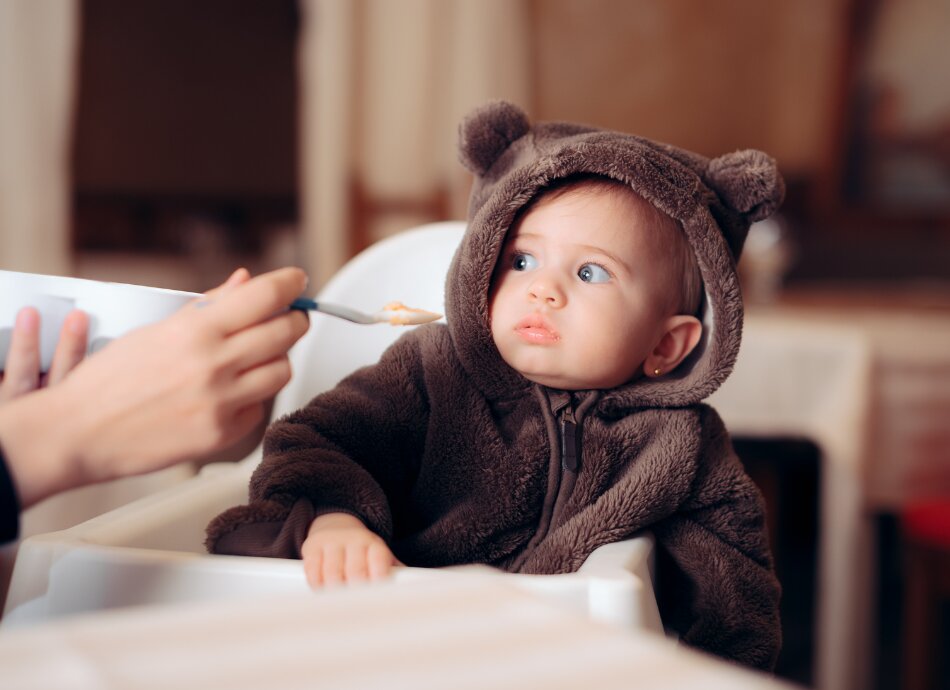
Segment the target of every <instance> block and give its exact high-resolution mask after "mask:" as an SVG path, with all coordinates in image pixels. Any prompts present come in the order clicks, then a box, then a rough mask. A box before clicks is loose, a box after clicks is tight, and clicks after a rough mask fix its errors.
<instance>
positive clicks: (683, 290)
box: [515, 173, 703, 316]
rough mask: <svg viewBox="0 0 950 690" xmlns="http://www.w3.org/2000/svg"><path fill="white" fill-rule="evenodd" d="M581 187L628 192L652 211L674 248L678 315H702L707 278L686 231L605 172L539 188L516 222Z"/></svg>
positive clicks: (675, 304) (655, 221)
mask: <svg viewBox="0 0 950 690" xmlns="http://www.w3.org/2000/svg"><path fill="white" fill-rule="evenodd" d="M577 190H584V191H590V192H607V193H610V194H626V195H628V196H629V197H631V198H634V199H636V201H637V202H638V203H639V204H640V205H641V207H643V208H644V209H646V210H647V211H648V212H649V213H651V214H652V216H653V225H654V226H655V227H656V228H657V229H658V230H659V231H660V232H664V233H666V235H667V236H668V246H669V247H670V248H671V250H672V254H671V259H672V264H673V271H674V275H679V276H680V278H679V280H678V281H671V286H672V287H673V288H675V290H676V293H675V294H674V295H673V297H672V298H671V301H670V304H671V307H672V308H673V309H674V310H675V313H677V314H689V315H690V316H699V309H700V305H701V304H702V297H703V281H702V277H701V276H700V274H699V267H698V266H697V265H696V256H695V254H693V249H692V247H690V245H689V241H688V240H687V239H686V233H685V232H684V231H683V229H682V227H681V226H680V224H679V223H678V222H677V221H675V220H674V219H673V218H672V217H670V216H669V215H667V214H666V213H664V212H663V211H661V210H660V209H658V208H657V207H656V206H654V205H653V204H651V203H650V202H649V201H647V200H646V199H644V198H643V197H642V196H640V195H639V194H638V193H637V192H635V191H634V190H633V189H632V188H631V187H630V186H629V185H626V184H624V183H623V182H620V181H618V180H615V179H613V178H610V177H606V176H604V175H595V174H588V173H579V174H576V175H570V176H568V177H562V178H559V179H557V180H554V181H553V182H551V183H550V184H549V185H548V186H546V187H544V188H542V189H541V190H539V191H538V193H537V194H535V195H534V197H533V198H532V199H531V201H529V202H528V203H527V204H526V205H525V206H524V207H523V208H521V209H520V211H519V212H518V218H516V219H515V223H517V222H518V220H519V218H520V217H521V216H523V215H525V214H526V213H527V212H528V211H530V210H531V209H532V208H533V207H534V206H535V205H536V204H538V203H539V202H540V201H541V200H542V199H544V200H546V201H547V200H553V199H556V198H558V197H560V196H562V195H564V194H566V193H568V192H575V191H577Z"/></svg>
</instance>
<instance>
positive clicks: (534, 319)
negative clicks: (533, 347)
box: [515, 314, 561, 345]
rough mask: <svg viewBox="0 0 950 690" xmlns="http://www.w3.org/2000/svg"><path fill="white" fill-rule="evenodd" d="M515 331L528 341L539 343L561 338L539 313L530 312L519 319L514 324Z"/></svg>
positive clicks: (551, 341)
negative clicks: (516, 323)
mask: <svg viewBox="0 0 950 690" xmlns="http://www.w3.org/2000/svg"><path fill="white" fill-rule="evenodd" d="M515 333H517V334H518V335H519V336H521V337H522V338H524V339H525V340H527V341H528V342H529V343H536V344H539V345H543V344H549V343H556V342H557V341H559V340H560V339H561V336H560V334H558V332H557V331H556V330H554V327H553V326H552V325H551V324H549V323H548V322H547V320H546V319H545V318H544V317H543V316H541V315H540V314H531V315H529V316H526V317H524V318H523V319H521V321H519V322H518V325H516V326H515Z"/></svg>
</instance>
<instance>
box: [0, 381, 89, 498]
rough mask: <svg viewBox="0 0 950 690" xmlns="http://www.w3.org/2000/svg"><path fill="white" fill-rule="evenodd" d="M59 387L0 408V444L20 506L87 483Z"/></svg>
mask: <svg viewBox="0 0 950 690" xmlns="http://www.w3.org/2000/svg"><path fill="white" fill-rule="evenodd" d="M63 398H64V396H63V395H62V394H61V393H60V391H59V389H54V388H50V389H44V390H41V391H37V392H34V393H32V394H30V395H26V396H23V397H22V398H17V399H16V400H13V401H10V402H8V403H7V404H5V405H3V406H2V407H0V446H2V448H3V454H4V457H5V460H6V465H7V470H8V472H9V474H10V476H11V478H12V480H13V484H14V487H15V489H16V493H17V496H18V498H19V504H20V508H21V509H24V508H28V507H30V506H31V505H33V504H34V503H37V502H38V501H41V500H42V499H44V498H46V497H47V496H50V495H52V494H54V493H57V492H59V491H63V490H65V489H67V488H70V487H73V486H81V485H83V484H88V483H89V482H90V481H92V480H91V478H89V477H87V476H86V471H85V470H84V463H83V462H82V459H81V458H80V456H79V455H78V454H77V453H76V452H75V449H76V448H77V443H78V440H77V439H76V435H75V426H74V423H73V420H72V419H70V417H69V412H68V405H67V404H66V402H65V401H64V400H63Z"/></svg>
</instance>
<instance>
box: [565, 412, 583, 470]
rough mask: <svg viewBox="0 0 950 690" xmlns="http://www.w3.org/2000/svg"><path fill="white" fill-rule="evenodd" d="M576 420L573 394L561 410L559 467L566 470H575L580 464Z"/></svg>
mask: <svg viewBox="0 0 950 690" xmlns="http://www.w3.org/2000/svg"><path fill="white" fill-rule="evenodd" d="M577 441H578V438H577V420H576V418H575V417H574V396H573V395H572V396H571V399H570V402H568V404H567V406H566V407H565V408H564V409H563V410H562V411H561V467H563V468H564V469H565V470H567V471H568V472H575V473H576V472H577V469H578V467H580V464H581V462H580V461H581V458H580V455H581V451H580V446H579V445H578V443H577Z"/></svg>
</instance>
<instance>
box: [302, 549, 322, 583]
mask: <svg viewBox="0 0 950 690" xmlns="http://www.w3.org/2000/svg"><path fill="white" fill-rule="evenodd" d="M303 548H304V549H305V551H304V553H303V572H304V575H305V576H306V577H307V585H309V587H310V589H320V587H321V586H322V585H323V572H322V568H323V554H322V553H321V551H320V549H309V550H306V549H307V546H306V542H304V547H303Z"/></svg>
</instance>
